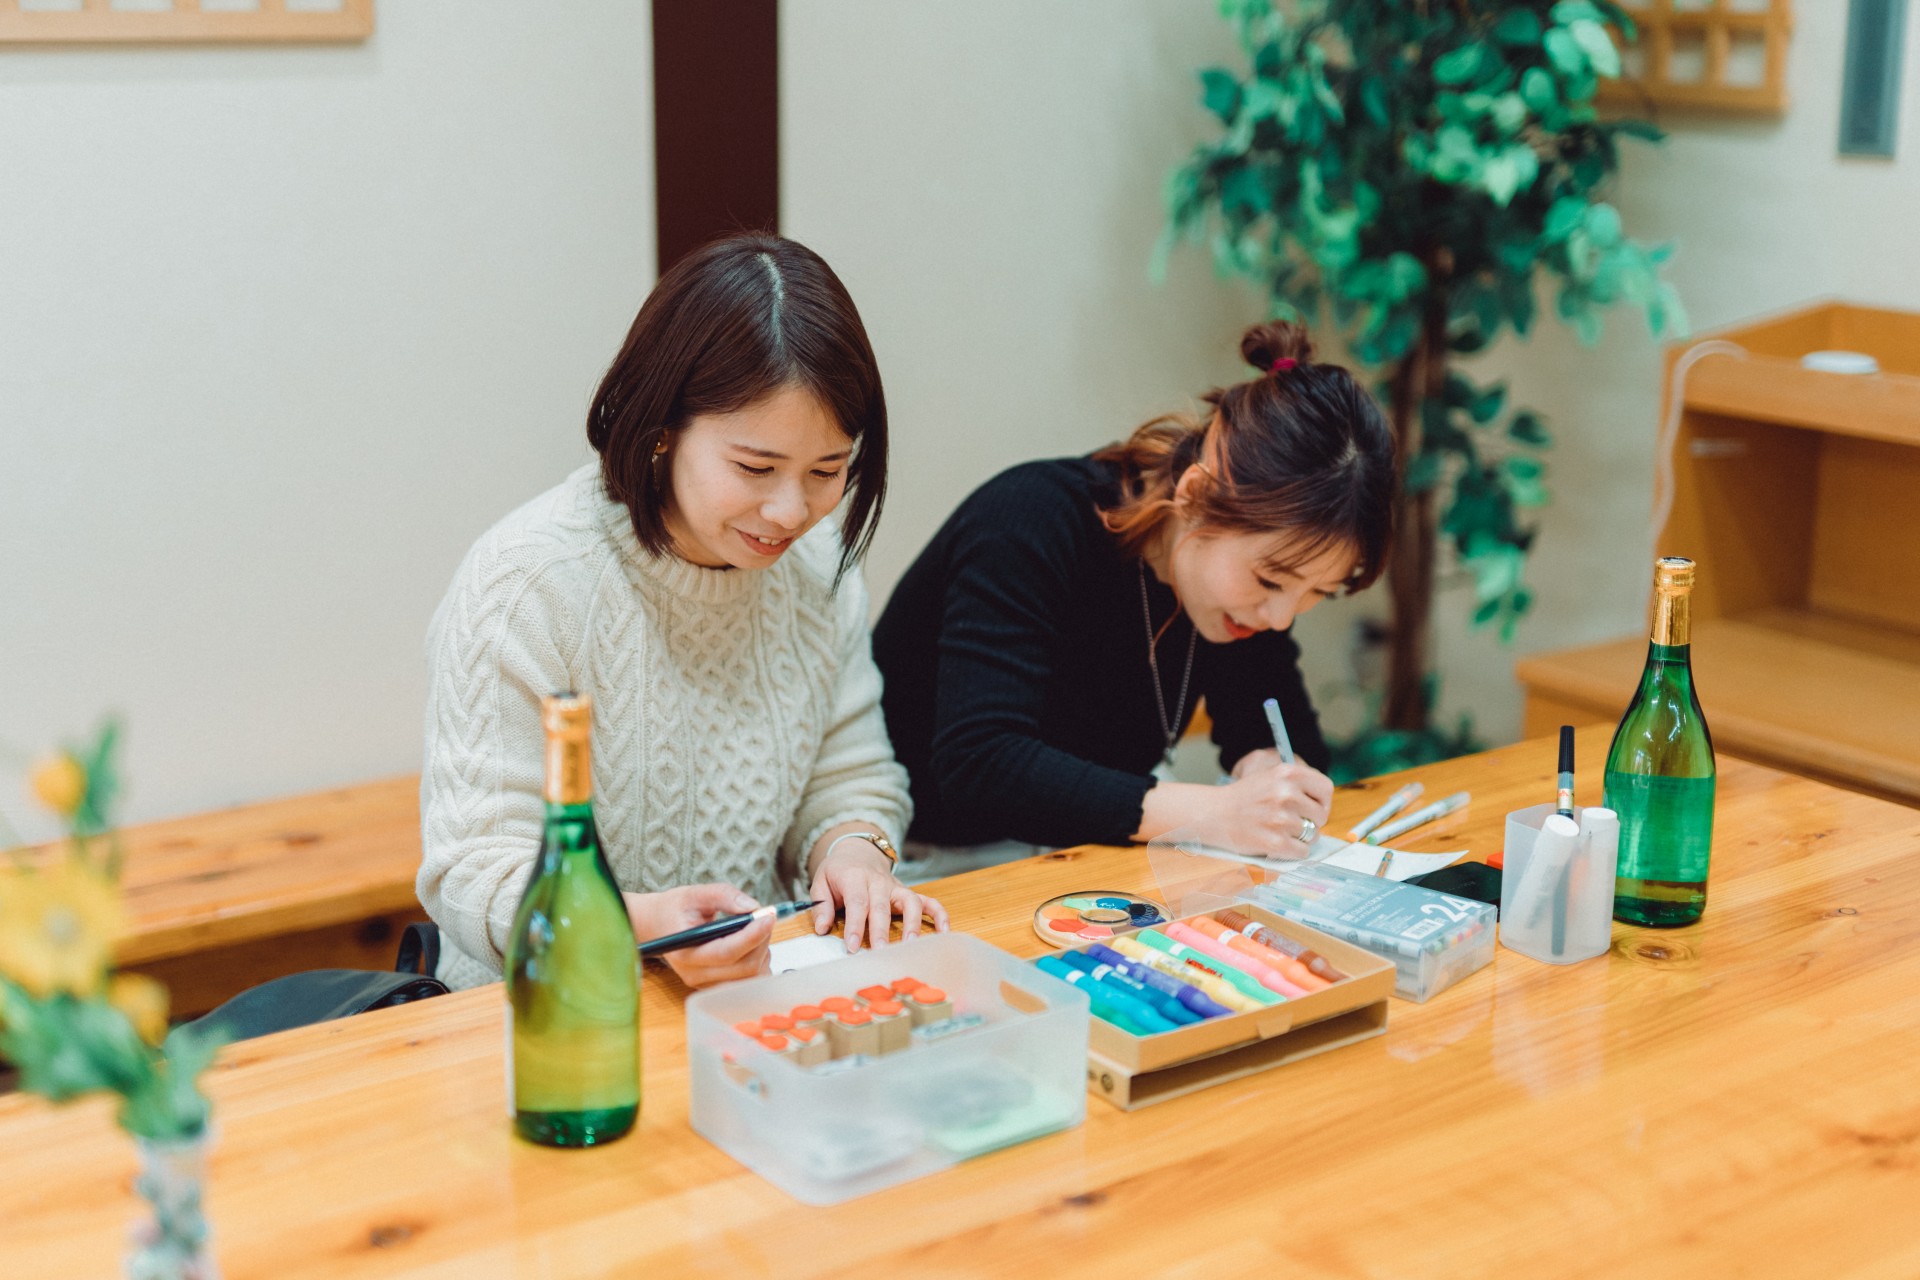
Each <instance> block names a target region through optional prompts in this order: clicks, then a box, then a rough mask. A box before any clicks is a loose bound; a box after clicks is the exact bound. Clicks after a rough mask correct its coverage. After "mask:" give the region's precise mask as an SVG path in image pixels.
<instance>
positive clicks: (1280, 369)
mask: <svg viewBox="0 0 1920 1280" xmlns="http://www.w3.org/2000/svg"><path fill="white" fill-rule="evenodd" d="M1299 363H1300V362H1299V361H1298V360H1295V359H1294V358H1293V357H1292V356H1281V357H1280V358H1279V359H1278V360H1275V361H1274V362H1273V363H1272V364H1270V365H1268V366H1267V372H1268V373H1275V374H1278V373H1285V372H1286V371H1287V370H1289V369H1291V368H1293V367H1294V366H1295V365H1297V364H1299Z"/></svg>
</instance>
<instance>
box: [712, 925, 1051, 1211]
mask: <svg viewBox="0 0 1920 1280" xmlns="http://www.w3.org/2000/svg"><path fill="white" fill-rule="evenodd" d="M907 975H911V976H912V977H914V978H917V979H919V980H920V981H921V982H922V983H924V984H926V985H927V986H930V987H935V988H938V989H939V990H940V992H941V993H942V994H943V995H944V996H945V997H946V1001H947V1002H950V1003H951V1006H952V1009H951V1016H950V1017H948V1018H943V1019H941V1020H940V1021H939V1022H938V1023H929V1024H927V1025H925V1026H923V1027H920V1028H916V1029H915V1030H914V1031H913V1032H912V1037H911V1041H910V1043H909V1044H908V1045H907V1046H906V1047H904V1048H898V1049H897V1050H895V1051H892V1052H881V1053H876V1054H871V1055H869V1054H866V1053H857V1054H850V1055H847V1056H843V1057H839V1058H835V1059H833V1060H831V1061H828V1062H825V1063H820V1064H803V1063H802V1062H801V1061H800V1060H799V1059H798V1058H797V1057H796V1055H795V1054H794V1053H793V1052H790V1051H788V1050H786V1049H781V1048H773V1047H769V1045H768V1044H763V1043H761V1041H760V1039H759V1038H756V1037H750V1036H747V1035H744V1034H742V1032H741V1029H740V1024H742V1023H744V1022H752V1021H756V1020H762V1019H764V1018H765V1016H766V1015H767V1014H769V1013H770V1012H774V1011H784V1010H791V1009H794V1008H795V1007H797V1006H806V1005H812V1006H819V1005H820V1004H821V1003H822V1002H823V1001H828V1000H832V999H833V998H834V997H836V996H840V995H842V994H843V993H846V992H856V991H860V990H862V989H864V988H869V987H877V986H888V985H890V984H892V983H893V982H895V981H896V980H898V979H900V978H902V977H904V976H907ZM1087 1021H1088V1018H1087V997H1086V996H1085V995H1083V994H1082V993H1080V992H1078V991H1075V990H1073V989H1072V988H1071V987H1067V986H1065V985H1064V984H1060V983H1055V982H1053V981H1051V980H1049V979H1047V978H1046V977H1045V976H1044V975H1042V974H1040V973H1037V972H1036V971H1035V970H1034V969H1033V968H1032V967H1031V966H1029V965H1027V964H1026V963H1024V962H1022V961H1020V960H1018V959H1016V958H1015V957H1013V956H1011V955H1008V954H1007V953H1006V952H1004V951H1001V950H1000V949H999V948H997V947H993V946H989V945H988V944H987V943H984V942H982V941H980V940H979V939H978V938H974V937H971V936H969V935H966V934H959V933H936V934H927V935H924V936H922V937H919V938H915V939H914V940H913V941H911V942H903V943H899V944H896V945H894V946H891V947H885V948H882V949H881V950H879V951H872V950H862V951H859V952H856V953H855V954H853V955H851V956H848V957H847V958H846V959H844V960H836V961H834V962H833V963H831V964H824V965H817V966H813V967H810V968H806V969H799V970H795V971H794V972H792V973H783V974H777V975H775V976H772V977H767V978H755V979H752V980H750V981H747V982H734V983H728V984H726V985H725V986H721V987H715V988H713V989H711V990H707V991H702V992H699V993H697V994H695V995H694V996H692V997H691V998H690V999H689V1000H688V1001H687V1059H688V1068H689V1075H690V1099H689V1106H688V1112H689V1117H688V1118H689V1120H690V1121H691V1123H692V1125H693V1128H694V1130H695V1131H696V1132H697V1133H699V1134H700V1135H701V1136H702V1137H704V1138H706V1139H707V1141H709V1142H711V1143H713V1144H714V1145H715V1146H717V1147H719V1148H720V1149H721V1150H723V1151H725V1152H726V1153H727V1154H728V1155H730V1156H732V1157H733V1158H734V1159H736V1160H738V1161H739V1162H740V1163H741V1164H743V1165H746V1166H747V1167H748V1168H749V1169H752V1170H753V1171H754V1172H755V1173H757V1174H759V1175H760V1176H761V1177H763V1178H765V1179H766V1180H767V1181H769V1182H771V1183H773V1184H774V1185H775V1186H777V1187H779V1188H780V1189H781V1190H783V1191H785V1192H787V1193H788V1194H789V1195H791V1196H793V1197H794V1198H795V1199H796V1200H800V1201H803V1202H805V1203H807V1204H837V1203H839V1202H840V1201H843V1200H850V1199H852V1198H854V1197H856V1196H862V1195H866V1194H867V1193H869V1192H872V1191H878V1190H880V1189H882V1188H884V1187H890V1186H893V1185H895V1184H897V1183H901V1182H906V1181H909V1180H910V1179H913V1178H918V1177H921V1176H923V1175H925V1174H929V1173H933V1172H935V1171H936V1170H939V1169H944V1168H947V1167H948V1166H950V1165H954V1164H957V1163H959V1162H960V1161H962V1160H965V1159H968V1158H970V1157H972V1156H976V1155H983V1154H985V1153H986V1152H988V1151H993V1150H997V1149H999V1148H1001V1147H1006V1146H1011V1145H1013V1144H1014V1143H1018V1142H1024V1141H1026V1140H1027V1139H1029V1138H1035V1137H1039V1136H1040V1135H1042V1134H1047V1133H1054V1132H1057V1131H1058V1130H1061V1129H1070V1128H1073V1127H1074V1126H1075V1125H1078V1124H1080V1123H1081V1121H1083V1120H1084V1119H1085V1118H1086V1110H1087V1095H1086V1090H1085V1088H1084V1087H1083V1076H1084V1074H1085V1071H1086V1064H1087ZM923 1033H926V1034H923ZM774 1038H776V1037H771V1036H770V1037H767V1039H768V1041H769V1042H771V1040H772V1039H774Z"/></svg>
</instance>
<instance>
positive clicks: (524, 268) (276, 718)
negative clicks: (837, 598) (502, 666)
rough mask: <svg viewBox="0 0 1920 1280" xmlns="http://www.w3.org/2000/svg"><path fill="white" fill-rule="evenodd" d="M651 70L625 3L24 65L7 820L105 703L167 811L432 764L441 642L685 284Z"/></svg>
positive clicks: (2, 342) (6, 629) (401, 20)
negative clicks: (662, 308) (599, 382)
mask: <svg viewBox="0 0 1920 1280" xmlns="http://www.w3.org/2000/svg"><path fill="white" fill-rule="evenodd" d="M650 58H651V54H650V48H649V24H648V10H647V7H646V6H645V5H635V4H629V3H625V2H624V0H597V2H595V3H587V2H586V0H569V2H568V3H567V4H566V5H564V6H553V5H528V4H525V3H520V2H519V0H395V2H394V3H382V4H381V5H380V7H379V14H378V30H377V32H376V34H375V36H374V38H373V39H372V41H371V42H369V43H367V44H365V45H361V46H353V47H341V48H309V49H299V48H287V49H260V48H252V49H250V48H237V47H236V48H224V49H197V50H169V49H102V50H92V51H89V50H74V49H70V50H31V51H21V50H17V49H15V50H7V51H4V52H0V548H4V551H3V552H0V749H4V751H5V754H4V755H0V812H4V813H6V814H7V815H9V816H12V817H14V818H15V820H16V822H18V820H19V817H20V810H21V805H20V804H19V803H18V800H19V796H20V792H19V790H18V788H17V785H16V780H15V776H14V775H15V773H16V771H17V766H18V764H19V763H20V761H19V757H20V754H21V753H22V752H27V751H31V750H37V749H39V748H40V747H41V746H43V745H44V744H46V743H47V742H49V741H50V740H52V739H53V738H55V737H56V736H57V735H60V734H62V733H68V732H76V731H79V730H83V729H86V728H89V727H90V726H91V724H92V721H93V718H94V716H95V715H96V713H97V712H99V711H100V710H102V709H105V708H118V709H120V710H121V711H122V712H124V713H125V715H126V717H127V722H128V727H129V747H130V750H129V755H128V758H127V761H126V764H127V769H128V771H129V774H130V777H131V779H132V793H131V803H130V805H129V808H128V814H129V816H130V817H132V818H141V817H148V816H154V815H161V814H171V813H179V812H183V811H190V810H196V809H200V808H205V807H209V806H213V805H219V804H226V803H231V802H233V801H236V800H241V799H247V798H255V797H260V796H264V795H271V794H276V793H284V792H290V791H302V790H308V789H311V788H315V787H320V786H324V785H328V784H331V783H336V782H345V781H351V780H356V779H362V778H367V777H370V776H376V775H381V774H389V773H397V772H401V771H404V770H411V769H417V768H418V767H419V755H420V719H419V717H420V707H421V705H422V701H423V694H424V676H423V667H422V661H421V656H420V646H421V638H422V636H423V635H424V633H425V630H426V624H427V619H428V617H429V616H430V615H431V613H432V610H433V607H434V605H435V604H436V603H437V602H438V600H439V598H440V594H441V592H442V591H443V590H444V589H445V587H446V584H447V582H448V580H449V579H450V578H451V576H452V573H453V568H454V566H455V564H456V563H457V562H458V559H459V557H460V555H461V554H462V552H463V551H464V550H465V548H466V546H467V545H468V543H470V542H471V541H472V539H473V538H474V537H475V536H476V535H477V534H478V533H479V532H480V531H481V530H482V529H484V528H485V527H486V526H487V525H488V524H489V523H491V522H492V521H493V520H495V519H497V518H498V517H499V516H500V515H501V514H503V513H504V512H506V511H507V510H508V509H510V508H511V507H512V506H514V505H516V504H517V503H519V502H520V501H522V500H523V499H525V498H527V497H530V496H531V495H532V494H534V493H536V492H538V491H539V490H540V489H543V488H545V487H546V486H548V485H550V484H552V483H553V482H554V481H555V480H556V479H557V478H558V477H559V476H560V475H561V474H563V473H564V472H565V471H566V470H567V469H568V468H569V467H570V466H572V465H574V463H575V460H576V459H579V458H581V457H583V456H584V454H585V445H584V442H583V439H582V431H581V424H582V422H583V421H584V418H585V410H586V404H587V401H588V399H589V397H590V396H591V394H592V389H593V385H594V383H595V381H596V379H597V378H598V375H599V374H600V372H601V370H602V369H604V367H605V364H606V361H607V360H608V358H609V357H610V356H611V354H612V352H613V350H614V349H615V347H616V346H617V344H618V341H619V338H620V335H621V334H622V333H624V332H625V329H626V326H627V324H628V323H629V321H630V320H631V318H632V315H633V312H634V309H635V308H636V307H637V306H638V303H639V300H640V298H641V297H642V296H644V294H645V291H646V289H647V287H648V286H649V285H650V283H651V278H652V269H653V192H652V162H651V154H652V150H651V149H652V123H651V115H652V107H651V88H650V84H651V75H650V65H651V64H650ZM35 833H36V830H35V829H33V828H30V829H29V832H28V834H35Z"/></svg>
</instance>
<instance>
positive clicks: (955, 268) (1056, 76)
mask: <svg viewBox="0 0 1920 1280" xmlns="http://www.w3.org/2000/svg"><path fill="white" fill-rule="evenodd" d="M780 40H781V54H780V56H781V148H782V171H783V172H782V181H781V202H782V221H783V224H784V227H785V230H786V231H787V233H788V234H790V235H792V236H794V237H796V238H797V239H799V240H802V241H804V242H805V243H807V244H809V245H811V246H812V247H813V248H815V249H817V250H819V252H820V253H821V254H823V255H824V256H825V257H826V259H827V260H828V261H829V262H831V263H832V264H833V266H834V268H835V269H836V270H837V271H838V272H839V273H840V274H841V276H842V277H843V278H844V279H845V281H846V283H847V287H848V288H849V289H850V290H851V291H852V293H853V297H854V301H855V302H856V303H857V304H858V305H859V307H860V311H861V314H862V316H863V317H864V318H865V320H866V323H867V327H868V329H869V331H870V333H871V334H872V337H873V341H874V345H875V348H876V349H877V351H878V354H879V357H880V367H881V371H882V374H883V375H884V377H885V379H886V386H887V400H888V407H889V410H890V412H891V418H892V423H893V429H894V437H893V438H894V442H895V443H894V447H895V450H896V452H895V454H894V464H893V468H892V473H891V476H890V481H889V482H890V485H891V496H890V497H889V499H888V503H887V511H886V517H885V520H884V522H883V525H882V528H881V531H880V535H879V538H878V540H877V541H876V544H875V547H874V551H873V554H872V558H871V560H870V562H869V564H868V570H867V571H868V575H869V578H870V580H871V585H872V586H873V589H874V595H875V597H876V599H884V598H885V595H886V592H887V591H889V590H890V589H891V588H892V585H893V583H894V582H895V581H896V580H897V579H898V577H899V575H900V573H901V572H902V571H903V570H904V569H905V568H906V566H907V564H908V563H910V562H911V560H912V558H913V556H914V554H915V553H917V552H918V551H919V549H920V547H921V546H922V544H924V543H925V542H926V540H927V539H928V538H929V537H930V536H931V535H932V534H933V532H934V530H935V529H937V528H938V527H939V525H940V522H941V521H942V520H944V519H945V518H946V516H947V514H948V513H949V512H950V511H951V510H952V509H953V507H954V506H955V504H957V503H958V502H959V500H960V499H961V498H962V497H963V496H965V495H966V494H967V493H968V492H969V491H970V490H971V489H972V488H973V487H974V486H976V485H977V484H979V483H980V482H981V481H983V480H985V479H987V478H988V477H989V476H991V475H993V474H994V473H996V472H998V471H1000V470H1002V469H1004V468H1005V467H1007V466H1009V465H1011V464H1012V463H1014V462H1018V461H1021V460H1023V459H1027V458H1039V457H1055V456H1059V455H1062V454H1069V453H1083V452H1085V451H1087V450H1089V449H1091V448H1094V447H1096V446H1098V445H1100V444H1104V443H1106V442H1107V441H1110V440H1114V439H1117V438H1119V437H1121V436H1123V435H1125V434H1126V433H1127V432H1128V431H1129V430H1130V429H1131V428H1132V427H1133V426H1134V425H1136V424H1137V423H1138V422H1139V421H1141V420H1142V419H1144V418H1146V417H1148V416H1151V415H1152V414H1154V413H1156V412H1160V411H1163V410H1167V409H1177V408H1183V407H1185V406H1186V405H1187V404H1188V403H1189V402H1190V400H1191V398H1192V397H1193V396H1195V395H1197V394H1198V393H1200V392H1203V391H1205V390H1206V389H1207V388H1208V387H1209V386H1211V385H1212V384H1213V383H1214V381H1215V380H1218V379H1222V378H1230V377H1234V376H1236V375H1235V373H1234V370H1235V368H1236V366H1237V365H1238V361H1237V357H1236V356H1235V348H1236V344H1237V342H1238V339H1239V333H1240V329H1241V327H1242V326H1243V325H1244V324H1245V322H1246V316H1247V312H1248V307H1249V302H1248V299H1247V297H1246V295H1245V294H1243V293H1242V292H1241V291H1240V290H1239V289H1238V288H1237V287H1235V286H1231V285H1228V284H1224V283H1221V282H1218V281H1215V280H1214V279H1213V277H1212V271H1211V268H1210V267H1209V266H1208V265H1207V263H1206V261H1205V258H1204V256H1203V255H1198V254H1196V255H1192V256H1187V257H1184V258H1182V259H1181V260H1179V261H1177V262H1176V263H1175V269H1174V270H1173V272H1172V273H1171V279H1170V280H1169V282H1168V284H1167V285H1166V287H1164V288H1157V287H1155V286H1153V285H1152V284H1150V283H1149V282H1148V279H1147V263H1148V258H1149V255H1150V251H1151V249H1152V247H1153V243H1154V239H1155V237H1156V236H1157V235H1158V234H1159V230H1160V200H1159V194H1158V193H1159V190H1160V184H1161V182H1162V180H1163V178H1164V177H1165V173H1166V170H1167V168H1168V167H1169V165H1170V164H1171V163H1172V162H1173V160H1174V159H1175V158H1177V157H1179V156H1181V155H1182V154H1184V153H1185V151H1186V149H1187V148H1188V147H1190V146H1191V145H1192V144H1193V142H1194V141H1196V140H1197V139H1198V138H1199V137H1200V136H1201V133H1202V131H1203V129H1204V128H1205V120H1204V119H1203V118H1201V116H1200V113H1199V112H1198V110H1197V109H1195V108H1194V107H1193V106H1192V102H1193V100H1194V97H1195V93H1196V90H1195V87H1194V81H1193V79H1192V69H1193V68H1195V67H1199V66H1202V65H1205V64H1207V63H1209V62H1212V61H1217V60H1218V59H1220V58H1221V57H1224V56H1226V54H1227V52H1228V51H1229V48H1230V46H1231V40H1230V38H1229V36H1228V33H1227V32H1226V31H1225V29H1224V28H1222V27H1221V25H1220V24H1219V23H1218V22H1216V21H1214V20H1213V18H1212V16H1211V9H1210V6H1206V5H1198V4H1191V3H1173V2H1170V0H1047V2H1046V3H1042V4H1035V3H1033V2H1032V0H969V2H968V3H965V4H958V3H947V4H930V3H911V4H897V3H889V2H887V0H806V2H805V3H798V4H785V5H782V6H781V28H780Z"/></svg>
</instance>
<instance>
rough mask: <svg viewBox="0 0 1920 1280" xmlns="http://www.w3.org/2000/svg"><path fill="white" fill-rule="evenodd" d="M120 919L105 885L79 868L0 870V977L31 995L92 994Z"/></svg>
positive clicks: (113, 893)
mask: <svg viewBox="0 0 1920 1280" xmlns="http://www.w3.org/2000/svg"><path fill="white" fill-rule="evenodd" d="M123 920H124V912H123V910H122V908H121V905H120V893H119V890H118V889H117V888H116V887H115V886H114V883H113V881H111V880H109V879H107V877H105V876H103V875H101V874H100V873H99V872H98V871H95V870H93V869H92V868H91V867H88V866H85V865H83V864H81V863H78V862H75V861H72V860H67V861H64V862H57V863H54V864H53V865H51V866H47V867H43V868H40V869H38V870H34V869H20V870H15V871H11V872H6V873H0V974H4V975H6V976H7V977H8V978H11V979H12V980H13V981H14V982H16V983H18V984H19V985H20V986H21V987H22V988H24V989H25V990H26V991H27V992H28V993H29V994H31V995H34V996H37V997H45V996H48V995H51V994H53V993H54V992H57V991H64V992H67V993H69V994H72V995H76V996H88V995H92V994H93V993H94V992H96V991H98V990H99V989H100V980H101V978H103V977H104V976H105V975H106V970H107V964H108V962H109V961H110V960H111V959H112V958H113V944H114V940H115V939H116V938H118V937H119V936H120V930H121V925H122V922H123Z"/></svg>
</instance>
